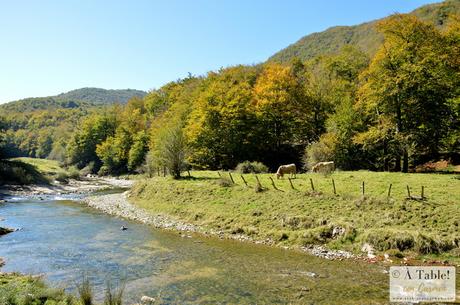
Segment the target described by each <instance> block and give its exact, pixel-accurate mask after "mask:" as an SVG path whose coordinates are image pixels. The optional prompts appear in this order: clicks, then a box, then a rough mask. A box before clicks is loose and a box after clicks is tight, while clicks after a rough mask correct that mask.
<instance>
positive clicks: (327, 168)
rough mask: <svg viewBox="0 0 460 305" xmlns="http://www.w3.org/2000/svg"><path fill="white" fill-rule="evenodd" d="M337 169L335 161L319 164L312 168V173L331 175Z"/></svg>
mask: <svg viewBox="0 0 460 305" xmlns="http://www.w3.org/2000/svg"><path fill="white" fill-rule="evenodd" d="M334 169H335V166H334V161H328V162H319V163H316V164H315V166H313V167H312V168H311V171H312V172H314V173H331V172H333V171H334Z"/></svg>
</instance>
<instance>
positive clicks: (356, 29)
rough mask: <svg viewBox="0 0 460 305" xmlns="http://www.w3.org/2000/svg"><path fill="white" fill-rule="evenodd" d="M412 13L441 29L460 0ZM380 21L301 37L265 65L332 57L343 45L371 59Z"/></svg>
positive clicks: (456, 10) (377, 44) (457, 11)
mask: <svg viewBox="0 0 460 305" xmlns="http://www.w3.org/2000/svg"><path fill="white" fill-rule="evenodd" d="M409 14H413V15H415V16H417V17H418V18H420V19H421V20H423V21H426V22H430V23H433V24H435V25H436V26H438V27H444V26H445V23H446V20H447V18H448V16H449V15H450V14H460V0H446V1H444V2H438V3H432V4H427V5H424V6H421V7H419V8H416V9H415V10H413V11H412V12H410V13H409ZM386 18H388V16H387V17H384V18H380V19H375V20H371V21H367V22H364V23H361V24H357V25H349V26H348V25H339V26H333V27H330V28H328V29H326V30H324V31H321V32H315V33H311V34H308V35H306V36H303V37H302V38H300V39H299V40H297V41H296V42H294V43H292V44H291V45H289V46H287V47H286V48H284V49H281V50H280V51H278V52H276V53H275V54H273V55H272V56H271V57H269V58H268V60H267V61H268V62H278V63H288V62H290V61H291V60H292V59H294V58H299V59H301V60H304V61H305V60H309V59H312V58H314V57H316V56H319V55H324V54H331V53H332V54H333V53H336V52H338V51H340V49H341V48H342V47H344V46H346V45H353V46H356V47H358V48H359V49H361V50H362V51H364V52H365V53H367V54H368V55H369V56H371V57H372V56H373V55H374V54H375V53H376V51H377V50H378V48H379V47H380V45H381V44H382V42H383V36H382V35H381V34H380V33H378V32H377V30H376V25H377V23H378V22H379V21H381V20H384V19H386Z"/></svg>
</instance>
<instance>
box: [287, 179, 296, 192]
mask: <svg viewBox="0 0 460 305" xmlns="http://www.w3.org/2000/svg"><path fill="white" fill-rule="evenodd" d="M288 180H289V183H290V184H291V188H292V189H293V190H295V188H294V184H292V181H291V178H290V177H288Z"/></svg>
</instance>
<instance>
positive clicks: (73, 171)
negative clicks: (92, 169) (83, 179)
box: [67, 166, 80, 179]
mask: <svg viewBox="0 0 460 305" xmlns="http://www.w3.org/2000/svg"><path fill="white" fill-rule="evenodd" d="M67 175H68V176H69V178H71V179H80V171H79V170H78V168H77V167H76V166H71V167H69V169H68V170H67Z"/></svg>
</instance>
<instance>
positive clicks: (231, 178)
mask: <svg viewBox="0 0 460 305" xmlns="http://www.w3.org/2000/svg"><path fill="white" fill-rule="evenodd" d="M228 175H229V176H230V180H232V183H233V184H235V180H233V176H232V173H230V172H228Z"/></svg>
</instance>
